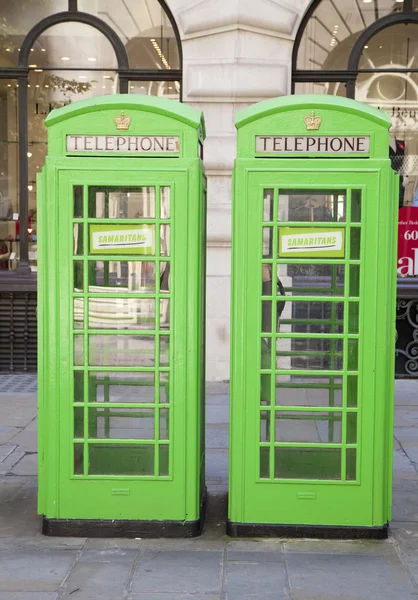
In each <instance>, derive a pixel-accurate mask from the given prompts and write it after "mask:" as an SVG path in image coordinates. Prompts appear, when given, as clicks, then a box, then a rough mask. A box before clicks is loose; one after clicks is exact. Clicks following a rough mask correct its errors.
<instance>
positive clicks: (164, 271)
mask: <svg viewBox="0 0 418 600" xmlns="http://www.w3.org/2000/svg"><path fill="white" fill-rule="evenodd" d="M160 290H161V291H162V292H169V291H170V290H171V286H170V263H169V262H160Z"/></svg>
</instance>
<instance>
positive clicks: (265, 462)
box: [260, 447, 270, 479]
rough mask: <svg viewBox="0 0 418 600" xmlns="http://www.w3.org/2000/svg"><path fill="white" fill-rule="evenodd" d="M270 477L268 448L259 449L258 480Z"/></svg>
mask: <svg viewBox="0 0 418 600" xmlns="http://www.w3.org/2000/svg"><path fill="white" fill-rule="evenodd" d="M269 477H270V448H266V447H261V448H260V479H269Z"/></svg>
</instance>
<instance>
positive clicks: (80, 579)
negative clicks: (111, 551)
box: [62, 562, 132, 600]
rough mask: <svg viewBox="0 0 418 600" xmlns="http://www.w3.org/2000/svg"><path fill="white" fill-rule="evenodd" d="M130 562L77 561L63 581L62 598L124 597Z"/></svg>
mask: <svg viewBox="0 0 418 600" xmlns="http://www.w3.org/2000/svg"><path fill="white" fill-rule="evenodd" d="M131 574H132V564H125V563H121V562H118V563H116V564H112V563H107V562H85V563H82V562H77V563H76V564H75V565H74V567H73V568H72V569H71V572H70V574H69V576H68V579H67V580H66V582H65V586H64V593H63V595H62V598H71V600H119V598H120V599H122V598H124V597H125V596H124V594H125V592H126V590H127V586H128V583H129V579H130V577H131Z"/></svg>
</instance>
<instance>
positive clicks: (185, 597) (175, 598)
mask: <svg viewBox="0 0 418 600" xmlns="http://www.w3.org/2000/svg"><path fill="white" fill-rule="evenodd" d="M129 599H130V600H221V595H220V594H193V595H192V596H191V595H190V594H173V593H171V592H169V593H167V594H160V593H156V594H154V593H149V592H147V593H146V594H134V595H133V596H129Z"/></svg>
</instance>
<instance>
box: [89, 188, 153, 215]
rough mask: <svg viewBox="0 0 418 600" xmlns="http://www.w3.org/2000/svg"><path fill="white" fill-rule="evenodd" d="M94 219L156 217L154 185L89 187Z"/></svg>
mask: <svg viewBox="0 0 418 600" xmlns="http://www.w3.org/2000/svg"><path fill="white" fill-rule="evenodd" d="M88 198H89V217H90V218H92V219H146V218H154V217H155V188H154V187H116V186H101V187H93V186H90V187H89V188H88Z"/></svg>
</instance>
